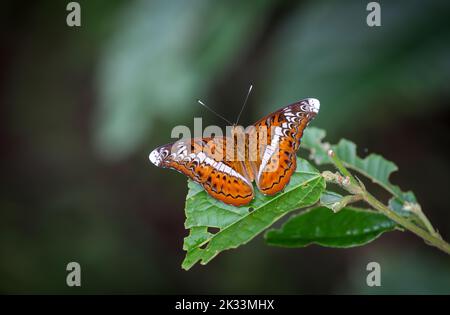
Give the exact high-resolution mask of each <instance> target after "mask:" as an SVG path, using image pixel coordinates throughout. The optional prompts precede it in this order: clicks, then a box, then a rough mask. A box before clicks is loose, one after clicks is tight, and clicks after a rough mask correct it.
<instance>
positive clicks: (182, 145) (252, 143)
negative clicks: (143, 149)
mask: <svg viewBox="0 0 450 315" xmlns="http://www.w3.org/2000/svg"><path fill="white" fill-rule="evenodd" d="M319 108H320V102H319V100H317V99H315V98H306V99H303V100H300V101H298V102H295V103H293V104H290V105H288V106H285V107H283V108H280V109H279V110H277V111H275V112H273V113H271V114H269V115H267V116H265V117H263V118H261V119H260V120H258V121H257V122H256V123H254V124H253V125H251V126H249V127H248V128H247V129H246V130H244V131H243V132H242V129H243V128H242V129H239V128H237V126H234V127H233V129H232V134H231V136H229V137H209V138H192V139H182V140H179V141H177V142H174V143H169V144H166V145H163V146H160V147H158V148H156V149H154V150H153V151H152V152H151V153H150V155H149V159H150V161H151V162H152V163H153V164H154V165H156V166H158V167H162V168H170V169H174V170H176V171H178V172H180V173H183V174H185V175H186V176H187V177H189V178H190V179H191V180H193V181H195V182H197V183H198V184H200V185H201V186H202V187H203V188H204V189H205V191H206V192H207V193H208V194H209V195H210V196H212V197H213V198H215V199H217V200H220V201H222V202H224V203H226V204H230V205H233V206H243V205H246V204H248V203H250V202H251V201H252V199H253V198H254V196H255V191H254V188H253V184H252V182H253V181H255V182H256V186H257V188H258V189H259V191H261V192H262V193H263V194H264V195H274V194H276V193H278V192H280V191H282V190H283V188H284V187H285V186H286V185H287V184H288V183H289V180H290V178H291V176H292V174H293V173H294V171H295V169H296V167H297V165H296V161H297V160H296V156H297V151H298V149H299V147H300V140H301V138H302V135H303V131H304V130H305V128H306V127H307V126H308V124H309V123H310V121H311V120H312V119H313V118H314V117H315V116H316V115H317V114H318V112H319ZM238 142H239V143H238ZM238 144H241V145H238Z"/></svg>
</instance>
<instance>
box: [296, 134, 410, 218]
mask: <svg viewBox="0 0 450 315" xmlns="http://www.w3.org/2000/svg"><path fill="white" fill-rule="evenodd" d="M325 135H326V133H325V130H323V129H319V128H315V127H310V128H308V129H307V130H305V133H304V136H303V142H302V146H303V147H305V148H306V149H308V150H310V152H311V154H310V158H311V159H312V160H314V162H315V163H316V164H317V165H322V164H331V163H332V161H331V160H330V158H329V157H328V150H330V149H332V150H333V151H334V152H335V153H336V154H337V155H338V156H339V159H340V160H341V161H342V162H343V164H344V165H345V166H346V167H347V168H349V169H353V170H355V171H357V172H358V173H360V174H362V175H364V176H365V177H366V178H368V179H370V180H372V181H373V182H374V183H376V184H378V185H380V186H381V187H383V188H384V189H386V190H387V191H388V192H389V193H390V194H391V195H392V199H391V200H390V202H389V205H390V207H391V209H392V210H395V211H397V212H399V213H402V214H405V215H407V214H408V212H406V211H404V210H403V205H404V203H405V202H414V203H416V198H415V196H414V193H412V192H410V191H409V192H402V191H401V189H400V188H399V187H398V186H396V185H393V184H392V183H391V182H390V181H389V176H390V175H391V174H392V173H393V172H395V171H397V170H398V167H397V165H395V164H394V163H393V162H391V161H388V160H386V159H385V158H383V157H382V156H381V155H378V154H373V153H372V154H370V155H368V156H367V157H365V158H360V157H358V155H357V153H356V144H355V143H353V142H351V141H349V140H346V139H342V140H340V141H339V142H338V144H336V145H330V144H329V143H327V142H323V139H324V138H325Z"/></svg>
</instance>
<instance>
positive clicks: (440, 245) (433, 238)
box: [363, 191, 450, 255]
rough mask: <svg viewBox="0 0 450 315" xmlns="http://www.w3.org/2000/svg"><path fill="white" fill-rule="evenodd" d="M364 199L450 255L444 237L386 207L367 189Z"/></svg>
mask: <svg viewBox="0 0 450 315" xmlns="http://www.w3.org/2000/svg"><path fill="white" fill-rule="evenodd" d="M363 199H364V200H365V201H366V202H367V203H368V204H369V205H371V206H372V207H373V208H374V209H376V210H378V211H380V212H381V213H383V214H384V215H385V216H387V217H388V218H389V219H391V220H392V221H394V222H396V223H398V224H399V225H401V226H402V227H404V228H405V229H407V230H408V231H410V232H412V233H414V234H416V235H417V236H419V237H420V238H422V239H423V240H425V242H426V243H427V244H429V245H431V246H434V247H437V248H439V249H440V250H442V251H443V252H445V253H447V254H449V255H450V244H449V243H447V242H446V241H444V240H443V239H442V238H440V237H438V236H435V235H432V234H430V233H429V232H428V231H426V230H424V229H422V228H420V227H419V226H417V225H415V224H414V223H413V222H411V221H409V220H408V219H407V218H404V217H402V216H401V215H398V214H397V213H395V212H394V211H392V210H391V209H389V208H388V207H386V206H385V205H384V204H383V203H381V202H380V201H378V200H377V199H376V198H375V197H374V196H372V195H371V194H369V193H368V192H367V191H366V192H365V193H364V195H363Z"/></svg>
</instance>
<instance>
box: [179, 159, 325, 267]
mask: <svg viewBox="0 0 450 315" xmlns="http://www.w3.org/2000/svg"><path fill="white" fill-rule="evenodd" d="M297 162H298V167H297V170H296V172H295V173H294V174H293V175H292V178H291V181H290V183H289V185H288V186H287V187H286V188H285V191H284V192H283V193H280V194H277V195H275V196H264V195H263V194H261V193H260V192H259V191H257V189H255V193H256V196H255V199H254V200H253V201H252V202H251V203H250V204H249V205H248V206H245V207H233V206H229V205H225V204H223V203H222V202H220V201H217V200H215V199H214V198H212V197H210V196H209V195H208V194H207V193H206V192H205V191H204V190H203V189H202V188H201V187H200V186H199V185H198V184H196V183H194V182H192V181H190V182H189V183H188V186H189V192H188V195H187V199H186V209H185V211H186V223H185V226H186V228H187V229H190V234H189V236H188V237H186V238H185V240H184V245H183V248H184V250H186V251H187V254H186V258H185V260H184V261H183V264H182V267H183V268H184V269H190V268H191V267H192V266H193V265H194V264H195V263H196V262H198V261H199V260H200V261H201V263H202V264H206V263H208V262H209V261H210V260H211V259H213V258H214V257H215V256H216V255H217V254H219V253H220V252H222V251H224V250H226V249H231V248H236V247H238V246H240V245H242V244H245V243H247V242H248V241H250V240H251V239H252V238H254V237H255V236H256V235H258V234H259V233H261V232H262V231H264V230H265V229H266V228H268V227H269V226H271V225H272V224H273V223H275V222H276V221H278V220H279V219H280V218H282V217H283V216H284V215H285V214H286V213H288V212H290V211H293V210H296V209H299V208H304V207H307V206H311V205H313V204H315V203H316V202H317V201H318V200H319V197H320V195H321V193H322V191H323V190H324V188H325V181H324V179H323V178H322V176H321V174H320V173H319V172H318V171H317V170H316V169H315V168H314V167H313V166H311V164H309V163H308V162H307V161H305V160H302V159H298V160H297ZM209 228H218V229H219V231H218V232H216V233H214V232H212V231H209V230H208V229H209Z"/></svg>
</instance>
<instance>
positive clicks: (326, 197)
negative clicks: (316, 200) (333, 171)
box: [320, 190, 343, 212]
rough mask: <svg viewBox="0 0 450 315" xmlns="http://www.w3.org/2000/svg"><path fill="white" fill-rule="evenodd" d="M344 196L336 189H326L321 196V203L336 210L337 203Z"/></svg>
mask: <svg viewBox="0 0 450 315" xmlns="http://www.w3.org/2000/svg"><path fill="white" fill-rule="evenodd" d="M342 198H343V196H342V195H340V194H338V193H335V192H334V191H329V190H325V191H324V192H323V193H322V195H321V196H320V205H322V206H325V207H327V208H328V209H331V210H333V211H334V212H336V211H335V205H336V204H338V203H340V202H341V201H342Z"/></svg>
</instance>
